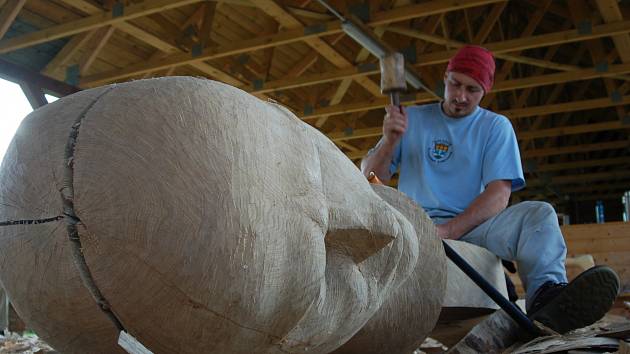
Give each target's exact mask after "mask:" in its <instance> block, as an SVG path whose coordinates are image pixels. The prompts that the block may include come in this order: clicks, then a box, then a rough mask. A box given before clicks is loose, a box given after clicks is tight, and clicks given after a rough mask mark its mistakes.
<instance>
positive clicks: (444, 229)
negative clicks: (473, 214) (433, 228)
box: [437, 222, 457, 240]
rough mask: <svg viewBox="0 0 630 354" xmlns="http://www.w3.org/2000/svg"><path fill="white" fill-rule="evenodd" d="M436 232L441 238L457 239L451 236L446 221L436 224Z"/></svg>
mask: <svg viewBox="0 0 630 354" xmlns="http://www.w3.org/2000/svg"><path fill="white" fill-rule="evenodd" d="M437 234H438V236H439V237H440V238H441V239H443V240H450V239H457V238H456V237H453V232H452V230H451V225H450V224H449V223H448V222H447V223H444V224H439V225H437Z"/></svg>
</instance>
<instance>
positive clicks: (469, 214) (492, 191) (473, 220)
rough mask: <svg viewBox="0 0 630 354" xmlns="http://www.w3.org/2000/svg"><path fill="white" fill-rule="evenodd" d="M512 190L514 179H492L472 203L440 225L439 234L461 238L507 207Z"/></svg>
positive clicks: (438, 227)
mask: <svg viewBox="0 0 630 354" xmlns="http://www.w3.org/2000/svg"><path fill="white" fill-rule="evenodd" d="M511 192H512V181H509V180H497V181H492V182H490V183H489V184H488V186H486V189H485V190H484V191H483V192H482V193H481V194H480V195H479V196H478V197H477V198H475V200H473V202H472V203H470V205H469V206H468V208H466V210H464V212H463V213H461V214H459V215H457V216H456V217H454V218H453V219H451V220H450V221H449V222H447V223H444V224H441V225H438V226H437V229H438V236H440V237H441V238H445V239H455V240H456V239H459V238H460V237H462V236H463V235H465V234H466V233H467V232H468V231H470V230H472V229H473V228H475V227H477V226H478V225H481V224H482V223H483V222H484V221H486V220H488V219H490V218H491V217H493V216H495V215H497V214H498V213H500V212H501V211H502V210H503V209H505V208H506V207H507V204H508V201H509V200H510V194H511Z"/></svg>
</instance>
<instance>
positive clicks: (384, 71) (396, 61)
mask: <svg viewBox="0 0 630 354" xmlns="http://www.w3.org/2000/svg"><path fill="white" fill-rule="evenodd" d="M406 90H407V82H406V81H405V58H404V57H403V55H402V54H400V53H390V54H387V55H386V56H384V57H383V58H381V93H382V94H384V95H387V94H388V95H389V97H390V98H391V103H392V105H394V106H397V107H399V106H400V93H401V92H405V91H406Z"/></svg>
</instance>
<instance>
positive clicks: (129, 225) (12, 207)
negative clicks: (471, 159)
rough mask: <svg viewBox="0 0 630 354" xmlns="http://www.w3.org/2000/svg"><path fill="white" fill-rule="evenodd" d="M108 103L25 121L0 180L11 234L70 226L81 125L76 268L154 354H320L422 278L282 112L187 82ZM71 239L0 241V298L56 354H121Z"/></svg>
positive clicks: (28, 235) (306, 130)
mask: <svg viewBox="0 0 630 354" xmlns="http://www.w3.org/2000/svg"><path fill="white" fill-rule="evenodd" d="M103 92H104V91H103V89H102V88H98V89H94V90H87V91H83V92H81V93H78V94H76V95H73V96H68V97H66V98H62V99H60V100H58V101H56V102H54V103H52V104H49V105H47V106H45V107H44V108H42V109H40V110H38V111H36V112H34V113H33V114H32V115H31V116H29V117H28V118H27V119H26V121H25V123H23V125H22V127H21V128H20V129H19V131H18V135H17V137H16V139H15V140H14V141H13V143H12V145H11V147H10V149H9V152H8V153H7V157H6V158H5V161H4V163H3V165H2V170H1V172H0V186H1V187H0V192H1V193H0V202H1V203H2V205H0V219H2V220H11V219H27V218H33V219H37V218H40V219H41V218H44V217H51V216H57V215H61V213H62V203H61V198H60V194H59V190H60V189H61V185H60V183H61V181H62V175H63V170H64V166H63V157H64V146H65V144H66V142H67V140H68V136H69V134H70V131H71V130H72V124H73V123H74V122H75V120H77V118H78V117H79V116H81V115H82V114H83V118H82V119H81V120H80V126H79V129H78V137H77V140H76V147H75V151H74V159H73V174H74V175H73V187H74V211H75V212H76V215H77V216H78V217H79V219H80V220H81V222H80V224H79V225H78V226H79V235H80V238H81V242H82V251H83V256H84V258H85V261H86V263H87V265H88V267H89V270H90V273H91V275H92V277H93V279H94V282H95V284H96V286H97V287H98V288H99V290H100V292H101V293H102V294H103V295H104V297H105V298H106V299H107V301H108V302H109V303H110V305H111V308H112V310H113V312H114V313H115V314H116V316H117V317H118V318H119V319H120V321H121V322H122V324H123V325H124V327H125V329H126V330H127V331H128V332H129V333H130V334H131V335H133V336H134V337H135V338H137V339H138V340H139V341H140V342H142V343H143V344H144V345H145V346H146V347H147V348H148V349H149V350H151V351H153V352H154V353H174V352H177V353H199V352H217V353H228V352H229V353H251V352H257V353H280V352H290V353H303V352H307V351H308V352H309V353H327V352H330V351H332V350H334V349H336V348H337V347H339V346H340V345H341V344H342V343H344V342H345V341H347V340H348V339H350V337H352V335H354V334H355V333H356V332H357V331H358V330H359V329H360V328H361V327H363V325H364V324H365V323H366V322H367V321H368V320H369V319H370V318H372V317H373V315H374V314H375V313H376V312H377V310H378V309H379V307H380V306H381V304H382V303H383V301H384V300H385V299H387V298H388V297H390V296H391V295H392V294H393V293H394V292H395V291H396V289H398V288H399V287H400V285H401V284H403V283H404V281H405V280H406V279H407V278H408V277H409V275H410V274H412V272H413V271H414V268H415V267H416V263H417V261H418V259H419V250H420V249H421V248H420V247H419V246H418V242H419V238H418V236H417V235H416V230H415V229H414V225H413V224H412V222H410V221H409V220H408V219H407V218H406V217H405V216H404V215H403V214H402V213H401V212H399V211H398V210H396V208H394V207H392V206H391V205H390V204H388V203H387V202H385V201H384V200H383V199H382V198H381V197H379V196H378V195H377V194H376V193H375V192H374V191H373V190H372V189H371V187H370V186H369V185H368V183H367V181H366V180H365V178H364V177H363V176H362V175H361V173H360V172H359V171H358V169H357V168H356V167H355V166H354V165H353V164H352V162H351V161H350V160H349V159H347V158H346V157H345V156H344V155H343V154H342V153H341V152H340V151H339V150H338V149H337V148H336V147H335V146H334V144H333V143H332V142H331V141H330V140H328V139H327V138H326V137H325V136H324V135H322V134H321V133H319V132H317V131H316V130H315V129H314V128H312V127H310V126H308V125H306V124H304V123H303V122H301V121H300V120H299V119H298V118H296V117H295V116H294V115H293V114H291V113H290V112H289V111H288V110H286V109H284V108H283V107H281V106H278V105H276V104H272V103H267V102H263V101H260V100H258V99H257V98H255V97H253V96H250V95H248V94H246V93H245V92H243V91H241V90H238V89H235V88H233V87H230V86H227V85H224V84H220V83H217V82H213V81H209V80H201V79H193V78H184V77H171V78H163V79H152V80H141V81H135V82H131V83H126V84H120V85H116V86H110V87H108V91H107V93H106V94H104V95H101V94H102V93H103ZM88 106H89V107H91V108H90V109H89V110H88V111H87V112H82V111H83V110H84V108H85V107H88ZM340 181H341V182H340ZM7 205H8V206H7ZM63 222H64V221H63V220H59V221H56V222H55V223H54V224H53V223H45V224H39V225H35V226H33V225H18V226H7V227H0V240H1V244H0V265H1V266H0V278H1V279H2V282H3V285H5V286H6V288H7V290H8V292H9V294H10V296H11V298H12V299H13V300H14V301H15V304H16V309H17V310H18V312H19V313H20V315H23V316H24V318H25V320H26V321H27V323H28V324H29V325H31V326H32V327H33V328H34V329H35V330H36V331H37V333H38V334H41V336H42V337H43V338H44V339H45V340H47V341H49V342H50V343H51V344H52V345H53V346H55V347H56V348H57V349H58V350H60V351H63V352H67V353H85V352H90V353H99V352H103V353H106V352H109V353H112V352H116V351H120V349H119V348H118V347H117V346H116V339H117V337H118V332H117V331H116V329H115V327H114V326H113V325H112V324H111V323H109V322H107V318H106V317H105V315H104V314H103V313H101V312H100V311H99V309H98V307H97V306H96V304H95V303H94V300H92V299H91V298H90V297H89V294H88V292H87V291H86V290H85V289H83V287H82V284H81V283H80V279H79V276H78V274H77V272H76V269H75V267H74V265H73V264H72V259H71V258H70V256H69V254H68V253H69V252H68V247H69V246H68V243H69V242H68V241H67V237H68V235H67V233H65V234H64V231H65V228H64V227H62V226H61V225H63ZM51 228H54V232H53V231H52V230H51ZM379 252H384V253H386V254H387V257H376V258H375V255H378V254H379ZM372 258H374V260H372ZM43 259H45V261H43ZM34 297H37V301H35V299H34ZM46 304H49V306H45V305H46ZM429 310H430V311H436V310H435V309H434V308H432V307H431V308H430V309H429Z"/></svg>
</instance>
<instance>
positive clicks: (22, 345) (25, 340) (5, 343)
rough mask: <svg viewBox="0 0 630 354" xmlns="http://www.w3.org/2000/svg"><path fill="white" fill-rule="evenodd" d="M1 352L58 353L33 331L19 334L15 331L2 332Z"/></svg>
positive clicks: (7, 353)
mask: <svg viewBox="0 0 630 354" xmlns="http://www.w3.org/2000/svg"><path fill="white" fill-rule="evenodd" d="M0 353H1V354H17V353H20V354H43V353H57V352H56V351H55V350H54V349H53V348H51V347H50V346H49V345H48V344H46V343H45V342H44V341H42V340H41V339H39V337H37V335H35V334H34V333H32V332H24V334H19V333H15V332H5V333H0Z"/></svg>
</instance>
